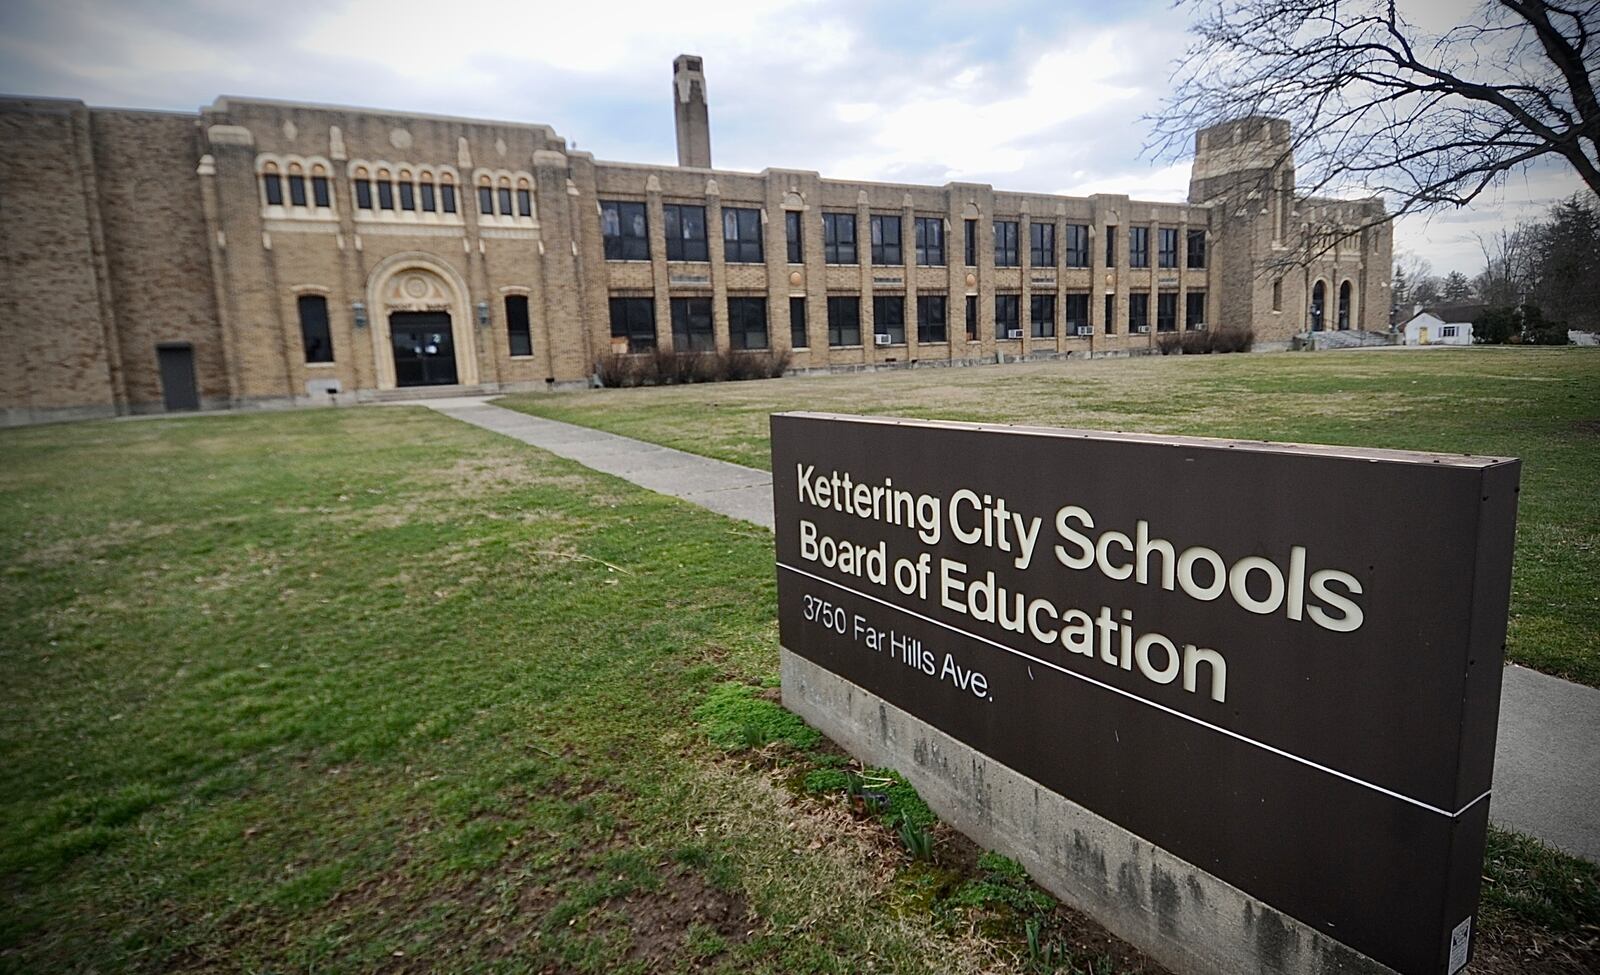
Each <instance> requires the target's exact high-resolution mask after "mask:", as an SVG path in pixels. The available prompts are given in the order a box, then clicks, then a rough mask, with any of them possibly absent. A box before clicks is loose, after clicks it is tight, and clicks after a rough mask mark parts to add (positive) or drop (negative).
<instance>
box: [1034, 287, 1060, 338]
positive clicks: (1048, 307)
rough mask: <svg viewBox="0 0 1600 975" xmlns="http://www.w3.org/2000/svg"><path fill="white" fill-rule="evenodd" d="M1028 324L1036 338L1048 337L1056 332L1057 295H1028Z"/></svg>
mask: <svg viewBox="0 0 1600 975" xmlns="http://www.w3.org/2000/svg"><path fill="white" fill-rule="evenodd" d="M1028 325H1029V326H1030V327H1031V328H1032V329H1033V337H1034V338H1036V339H1048V338H1053V337H1055V334H1056V296H1055V295H1030V296H1029V297H1028Z"/></svg>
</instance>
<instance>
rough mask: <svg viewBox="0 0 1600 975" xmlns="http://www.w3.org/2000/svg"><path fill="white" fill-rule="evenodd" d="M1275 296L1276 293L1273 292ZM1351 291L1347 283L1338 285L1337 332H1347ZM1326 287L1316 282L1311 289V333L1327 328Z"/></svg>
mask: <svg viewBox="0 0 1600 975" xmlns="http://www.w3.org/2000/svg"><path fill="white" fill-rule="evenodd" d="M1274 294H1276V292H1274ZM1352 294H1353V289H1352V288H1351V286H1350V282H1349V281H1345V282H1343V283H1342V284H1340V285H1339V315H1338V318H1337V322H1338V325H1337V328H1338V330H1339V331H1341V332H1344V331H1348V330H1349V328H1350V303H1351V298H1352ZM1327 296H1328V289H1327V285H1326V284H1324V283H1323V282H1322V281H1318V282H1317V283H1316V284H1315V285H1314V286H1313V287H1312V289H1311V331H1313V332H1320V331H1322V330H1323V329H1325V328H1326V327H1327V323H1326V312H1325V309H1326V307H1327V300H1328V297H1327Z"/></svg>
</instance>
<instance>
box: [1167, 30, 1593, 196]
mask: <svg viewBox="0 0 1600 975" xmlns="http://www.w3.org/2000/svg"><path fill="white" fill-rule="evenodd" d="M1177 3H1178V5H1180V6H1192V7H1195V8H1199V10H1200V15H1199V17H1198V20H1197V21H1196V23H1195V24H1194V26H1193V28H1192V31H1193V33H1194V34H1195V35H1196V36H1197V39H1196V40H1195V42H1194V43H1193V44H1192V45H1191V47H1190V48H1189V50H1188V51H1187V53H1186V54H1185V56H1184V57H1183V58H1182V59H1180V61H1179V62H1178V66H1177V69H1176V71H1175V73H1174V92H1173V94H1172V95H1171V96H1170V97H1169V98H1168V99H1167V100H1166V101H1165V103H1164V105H1163V107H1162V109H1161V111H1160V112H1158V113H1156V114H1155V115H1153V116H1151V117H1150V118H1151V121H1153V122H1154V125H1155V129H1154V133H1155V134H1154V136H1153V139H1152V142H1151V145H1150V146H1149V148H1150V149H1151V150H1152V151H1154V152H1155V153H1156V154H1158V155H1161V156H1165V157H1168V158H1176V157H1180V156H1182V155H1183V154H1184V153H1186V152H1187V151H1188V149H1189V144H1190V139H1191V138H1192V136H1193V133H1194V131H1195V129H1196V128H1200V127H1204V126H1207V125H1213V124H1216V123H1218V122H1224V121H1228V120H1231V119H1236V118H1240V117H1242V116H1248V115H1263V116H1273V117H1277V118H1286V119H1288V120H1289V121H1290V123H1291V126H1292V129H1293V133H1294V134H1293V139H1292V145H1291V151H1292V152H1293V154H1294V159H1295V162H1296V165H1297V168H1298V170H1299V175H1300V176H1301V177H1302V179H1301V184H1302V186H1303V187H1306V188H1307V190H1308V191H1309V192H1311V193H1327V194H1333V195H1337V194H1340V193H1345V192H1348V191H1350V190H1353V189H1357V188H1364V189H1366V190H1367V191H1369V192H1372V193H1378V194H1381V195H1382V196H1384V197H1385V198H1386V199H1387V200H1388V202H1389V204H1390V206H1391V207H1392V210H1391V213H1390V216H1395V215H1399V214H1404V213H1410V212H1415V211H1427V210H1433V209H1438V208H1442V207H1460V206H1465V205H1466V204H1468V203H1470V202H1471V201H1472V200H1474V199H1476V198H1477V197H1478V195H1479V194H1481V193H1482V192H1483V191H1484V190H1485V189H1488V188H1489V187H1491V186H1494V185H1497V184H1498V183H1499V182H1501V181H1503V180H1504V179H1505V178H1506V176H1507V175H1508V174H1510V173H1512V172H1515V171H1518V170H1520V169H1521V168H1522V167H1525V166H1527V165H1528V164H1529V163H1532V162H1534V161H1535V160H1541V159H1547V158H1550V157H1558V158H1560V159H1561V160H1564V161H1565V163H1566V164H1567V165H1569V166H1570V167H1571V168H1572V170H1573V171H1574V172H1576V173H1577V174H1578V175H1579V177H1581V178H1582V179H1583V181H1584V182H1585V183H1586V184H1588V186H1589V188H1590V189H1591V190H1593V191H1595V192H1596V193H1600V102H1597V100H1596V95H1595V81H1594V78H1593V73H1594V71H1595V67H1596V58H1595V52H1594V51H1593V50H1592V49H1591V48H1590V46H1589V45H1590V42H1591V39H1592V35H1594V34H1600V0H1570V2H1568V3H1565V4H1560V3H1548V2H1545V0H1492V2H1487V3H1483V4H1482V5H1481V6H1479V7H1478V8H1477V10H1476V12H1475V13H1472V14H1471V17H1470V20H1468V21H1467V22H1466V23H1462V24H1459V25H1456V26H1454V27H1452V28H1450V29H1448V30H1444V31H1443V32H1428V31H1425V30H1423V29H1421V28H1419V27H1418V26H1416V25H1414V24H1413V23H1411V22H1410V21H1408V20H1407V19H1406V17H1405V15H1404V8H1403V7H1400V8H1397V5H1396V4H1395V3H1394V2H1393V0H1177Z"/></svg>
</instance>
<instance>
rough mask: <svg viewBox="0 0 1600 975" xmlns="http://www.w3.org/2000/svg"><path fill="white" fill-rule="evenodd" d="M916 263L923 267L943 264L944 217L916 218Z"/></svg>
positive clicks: (941, 265)
mask: <svg viewBox="0 0 1600 975" xmlns="http://www.w3.org/2000/svg"><path fill="white" fill-rule="evenodd" d="M916 233H917V263H918V264H921V265H922V266H923V267H943V266H944V218H943V217H918V218H917V228H916Z"/></svg>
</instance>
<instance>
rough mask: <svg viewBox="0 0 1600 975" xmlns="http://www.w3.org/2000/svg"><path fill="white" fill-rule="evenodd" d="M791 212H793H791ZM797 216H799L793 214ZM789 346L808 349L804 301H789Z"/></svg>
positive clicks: (809, 343) (802, 299)
mask: <svg viewBox="0 0 1600 975" xmlns="http://www.w3.org/2000/svg"><path fill="white" fill-rule="evenodd" d="M791 212H793V211H791ZM795 215H796V216H799V214H795ZM789 345H790V346H791V347H792V348H796V349H804V348H809V347H810V345H811V339H810V338H809V337H807V335H806V300H805V299H804V298H790V299H789Z"/></svg>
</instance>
